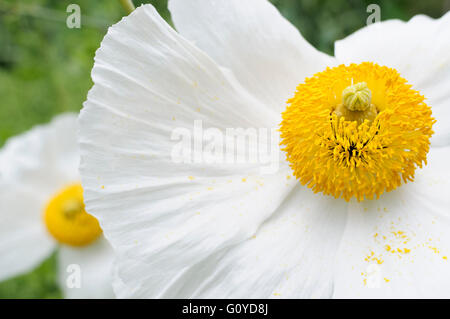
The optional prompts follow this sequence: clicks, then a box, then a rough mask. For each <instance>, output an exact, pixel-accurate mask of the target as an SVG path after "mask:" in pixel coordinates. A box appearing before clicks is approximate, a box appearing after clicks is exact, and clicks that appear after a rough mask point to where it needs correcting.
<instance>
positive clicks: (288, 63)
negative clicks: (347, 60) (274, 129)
mask: <svg viewBox="0 0 450 319" xmlns="http://www.w3.org/2000/svg"><path fill="white" fill-rule="evenodd" d="M169 9H170V11H171V13H172V19H173V21H174V24H175V26H176V28H177V30H178V31H179V32H180V33H181V34H182V35H183V36H185V37H186V38H188V39H190V40H193V41H194V43H195V45H197V46H198V47H200V48H201V49H203V50H205V51H206V52H207V53H208V54H209V55H210V56H211V57H212V58H213V59H214V60H215V61H217V62H218V63H219V64H220V65H222V66H224V67H227V68H229V69H230V70H231V71H233V73H234V75H235V76H236V77H237V79H239V81H240V82H241V84H242V85H244V86H245V87H246V88H247V89H248V90H249V91H250V92H251V93H252V94H253V95H254V96H255V97H256V98H258V99H259V100H260V101H262V102H263V103H266V104H268V105H269V106H270V107H271V109H272V110H274V111H275V112H276V113H277V114H280V113H281V112H282V111H283V110H284V109H285V107H286V101H287V100H288V99H289V98H291V97H292V96H293V95H294V93H295V89H296V87H297V85H298V84H300V83H301V82H303V81H304V79H305V78H306V77H308V76H312V75H313V74H314V73H316V72H318V71H321V70H323V69H325V67H326V66H327V65H330V64H332V63H334V59H333V58H331V57H329V56H327V55H326V54H323V53H321V52H319V51H317V50H316V49H314V47H312V46H311V45H310V44H309V43H308V42H307V41H306V40H305V39H303V37H302V36H301V34H300V33H299V32H298V30H297V29H296V28H295V27H294V26H292V25H291V24H290V23H289V22H288V21H287V20H286V19H285V18H284V17H283V16H281V14H280V13H279V12H278V11H277V9H276V8H275V7H274V6H273V5H272V4H270V2H268V1H266V0H246V1H241V0H227V1H221V0H194V1H185V0H171V1H170V2H169Z"/></svg>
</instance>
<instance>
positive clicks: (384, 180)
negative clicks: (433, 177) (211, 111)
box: [281, 62, 435, 201]
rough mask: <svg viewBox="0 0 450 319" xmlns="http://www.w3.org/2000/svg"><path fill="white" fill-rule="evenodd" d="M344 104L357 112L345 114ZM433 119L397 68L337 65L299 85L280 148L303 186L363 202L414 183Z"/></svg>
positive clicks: (287, 113) (283, 125)
mask: <svg viewBox="0 0 450 319" xmlns="http://www.w3.org/2000/svg"><path fill="white" fill-rule="evenodd" d="M353 83H356V85H357V86H358V87H356V88H355V87H352V86H354V84H353ZM365 87H367V88H368V89H369V90H370V91H367V90H366V89H365ZM361 90H362V91H361ZM369 92H370V93H369ZM369 94H370V96H369ZM342 105H344V106H345V105H353V106H354V109H353V110H350V109H348V108H347V111H346V112H347V114H346V113H345V112H344V113H343V112H341V111H342V110H343V108H342ZM369 105H370V106H369ZM368 106H369V107H368ZM352 112H354V113H352ZM358 112H359V113H358ZM361 112H366V113H364V114H363V113H361ZM361 114H362V116H361ZM434 122H435V120H434V119H433V118H432V116H431V109H430V108H429V107H428V106H427V105H426V104H425V103H424V97H423V96H422V95H420V94H419V92H417V91H415V90H412V89H411V85H409V84H407V81H406V80H405V79H403V78H402V77H401V76H400V74H399V73H398V72H397V71H396V70H395V69H391V68H388V67H385V66H379V65H378V64H374V63H369V62H365V63H361V64H351V65H349V66H345V65H340V66H338V67H334V68H327V69H326V70H325V71H323V72H319V73H317V74H315V75H314V76H313V77H311V78H308V79H306V80H305V82H304V83H302V84H300V85H299V86H298V87H297V92H296V94H295V96H294V97H293V98H291V99H290V100H289V101H288V106H287V109H286V111H285V112H283V120H282V123H281V138H282V142H281V144H282V145H284V148H283V150H284V151H286V154H287V159H288V161H289V162H290V165H291V168H292V169H293V171H294V175H295V176H296V177H297V179H299V180H300V182H301V183H302V184H303V185H308V187H310V188H312V190H313V191H314V192H323V193H324V194H327V195H332V196H334V197H336V198H339V197H343V198H345V199H346V200H347V201H348V200H350V198H352V197H356V198H357V200H358V201H360V200H364V199H365V198H366V199H373V198H374V197H375V196H376V197H377V198H378V197H379V196H380V195H381V194H382V193H383V192H385V191H391V190H393V189H395V188H397V187H398V186H400V185H401V184H402V182H407V181H408V180H409V181H413V179H414V171H415V168H416V167H417V166H418V167H422V164H423V163H425V164H426V155H427V153H428V150H429V145H430V141H429V140H430V137H431V135H432V134H433V131H432V126H433V124H434Z"/></svg>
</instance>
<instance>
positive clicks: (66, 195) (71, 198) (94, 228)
mask: <svg viewBox="0 0 450 319" xmlns="http://www.w3.org/2000/svg"><path fill="white" fill-rule="evenodd" d="M44 221H45V225H46V226H47V230H48V231H49V233H50V234H51V235H52V236H53V237H54V238H55V239H56V240H57V241H58V242H60V243H63V244H67V245H70V246H85V245H88V244H90V243H92V242H93V241H95V240H96V239H97V238H98V237H99V236H100V234H101V233H102V230H101V228H100V225H99V223H98V221H97V219H96V218H95V217H94V216H92V215H90V214H88V213H86V211H85V209H84V202H83V188H82V187H81V185H80V184H74V185H70V186H69V187H66V188H64V189H63V190H61V191H60V192H59V193H57V194H56V195H55V196H54V197H53V198H52V199H51V200H50V201H49V203H48V204H47V207H46V209H45V213H44Z"/></svg>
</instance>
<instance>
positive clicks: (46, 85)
mask: <svg viewBox="0 0 450 319" xmlns="http://www.w3.org/2000/svg"><path fill="white" fill-rule="evenodd" d="M186 1H189V0H186ZM224 1H226V0H224ZM243 1H245V0H243ZM271 2H272V3H274V4H275V5H276V6H277V7H278V9H279V10H280V11H281V13H282V14H283V15H284V16H285V17H286V18H287V19H288V20H290V21H291V22H292V23H293V24H294V25H295V26H296V27H297V28H299V30H300V31H301V33H302V35H303V36H304V37H305V38H306V39H307V40H308V41H309V42H310V43H312V44H313V45H314V46H315V47H317V48H319V49H320V50H322V51H324V52H327V53H329V54H333V43H334V41H335V40H338V39H340V38H343V37H345V36H346V35H348V34H350V33H352V32H354V31H355V30H357V29H359V28H361V27H363V26H365V24H366V19H367V17H368V15H369V13H367V12H366V8H367V6H368V5H369V4H371V3H376V4H378V5H379V6H380V8H381V19H382V20H386V19H393V18H396V19H401V20H408V19H410V18H411V17H412V16H414V15H416V14H420V13H423V14H426V15H429V16H431V17H434V18H438V17H440V16H442V15H443V14H444V13H445V12H447V11H448V10H450V0H427V1H413V0H399V1H392V0H385V1H373V0H367V1H362V0H271ZM71 3H76V4H78V5H79V6H80V8H81V15H82V17H81V23H82V25H81V28H80V29H69V28H67V27H66V18H67V16H68V13H66V8H67V6H68V5H69V4H71ZM134 3H135V4H136V5H139V4H140V3H152V4H153V5H154V6H155V7H156V9H157V10H158V11H159V13H160V14H161V15H162V16H163V17H164V18H165V19H166V20H168V21H170V14H169V12H168V10H167V0H153V1H134ZM124 14H126V12H125V11H124V9H123V8H122V6H121V5H120V2H119V0H103V1H92V0H91V1H89V0H68V1H65V0H27V1H17V0H0V146H2V145H3V144H4V142H5V141H6V140H7V139H8V138H9V137H10V136H13V135H16V134H19V133H21V132H23V131H25V130H27V129H29V128H31V127H32V126H33V125H35V124H38V123H45V122H47V121H49V120H50V119H51V118H52V117H53V116H54V115H55V114H58V113H61V112H65V111H79V110H80V109H81V106H82V103H83V101H84V100H85V98H86V94H87V92H88V90H89V88H90V87H91V85H92V81H91V79H90V70H91V68H92V65H93V57H94V54H95V50H96V49H97V48H98V47H99V45H100V42H101V40H102V38H103V36H104V35H105V33H106V31H107V28H108V26H110V25H112V24H114V23H116V22H117V21H119V20H120V19H121V17H122V16H123V15H124ZM0 258H1V256H0ZM56 271H57V263H56V253H55V254H54V255H53V256H51V257H50V258H49V259H48V260H46V261H45V262H43V264H42V265H41V266H39V267H38V268H37V269H35V270H34V271H33V272H31V273H29V274H25V275H21V276H19V277H16V278H12V279H10V280H7V281H4V282H2V283H0V298H59V297H61V292H60V290H59V288H58V285H57V283H56Z"/></svg>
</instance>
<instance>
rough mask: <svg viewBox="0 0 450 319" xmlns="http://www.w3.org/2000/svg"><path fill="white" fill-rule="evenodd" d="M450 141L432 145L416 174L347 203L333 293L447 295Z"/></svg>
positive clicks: (449, 281) (342, 295)
mask: <svg viewBox="0 0 450 319" xmlns="http://www.w3.org/2000/svg"><path fill="white" fill-rule="evenodd" d="M449 162H450V147H443V148H432V150H431V151H430V153H429V160H428V166H426V167H425V168H424V169H419V170H417V173H416V180H415V181H414V182H410V183H408V184H406V185H404V186H402V187H401V188H399V189H397V190H395V191H392V192H390V193H387V194H384V195H382V196H381V198H380V199H379V200H373V201H364V202H361V203H356V202H353V203H351V204H350V209H349V216H348V221H347V226H346V231H345V233H344V236H343V240H342V243H341V246H340V248H339V253H338V257H337V259H336V260H337V267H336V273H335V278H334V279H335V285H334V286H335V292H334V297H336V298H449V297H450V290H449V287H450V264H449V262H450V260H449V258H450V232H449V229H450V210H449V207H450V197H449V189H450V167H449Z"/></svg>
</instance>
